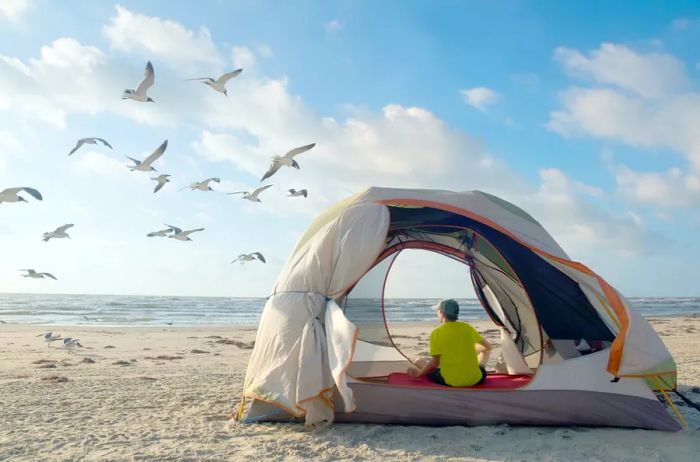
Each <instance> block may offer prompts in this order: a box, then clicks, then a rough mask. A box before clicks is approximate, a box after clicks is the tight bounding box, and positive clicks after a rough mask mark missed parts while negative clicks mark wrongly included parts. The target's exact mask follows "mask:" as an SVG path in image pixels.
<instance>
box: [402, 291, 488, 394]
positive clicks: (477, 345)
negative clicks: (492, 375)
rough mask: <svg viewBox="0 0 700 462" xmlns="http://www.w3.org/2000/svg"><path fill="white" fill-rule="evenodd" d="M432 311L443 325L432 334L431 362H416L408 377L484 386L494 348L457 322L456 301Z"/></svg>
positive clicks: (464, 323) (446, 383) (458, 384)
mask: <svg viewBox="0 0 700 462" xmlns="http://www.w3.org/2000/svg"><path fill="white" fill-rule="evenodd" d="M433 308H435V309H436V310H437V317H438V319H439V320H440V322H441V323H442V325H441V326H440V327H437V328H436V329H435V330H433V332H432V333H431V334H430V356H431V359H430V360H426V359H424V360H422V361H418V362H416V366H412V367H410V368H409V369H408V371H407V372H408V375H410V376H411V377H423V376H427V378H428V379H429V380H431V381H432V382H435V383H438V384H440V385H448V386H451V387H469V386H472V385H479V384H481V383H483V382H484V381H485V380H486V369H485V368H484V365H485V364H486V362H487V361H488V357H489V354H490V352H491V349H492V346H491V344H490V343H489V342H488V341H487V340H486V339H484V338H483V337H482V336H481V334H479V332H478V331H477V330H476V329H474V327H472V326H471V325H470V324H468V323H466V322H458V321H457V319H458V317H459V304H458V303H457V302H456V301H455V300H452V299H448V300H442V301H440V303H438V304H437V305H435V306H434V307H433Z"/></svg>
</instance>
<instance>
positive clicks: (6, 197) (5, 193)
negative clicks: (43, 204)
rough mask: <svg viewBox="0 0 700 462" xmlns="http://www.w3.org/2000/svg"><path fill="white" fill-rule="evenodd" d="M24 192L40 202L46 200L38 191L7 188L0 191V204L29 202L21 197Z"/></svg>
mask: <svg viewBox="0 0 700 462" xmlns="http://www.w3.org/2000/svg"><path fill="white" fill-rule="evenodd" d="M22 191H25V192H27V193H29V195H30V196H32V197H33V198H34V199H36V200H38V201H40V200H43V199H44V198H43V197H41V193H40V192H39V191H37V190H36V189H34V188H28V187H26V186H22V187H18V188H7V189H4V190H2V191H0V204H2V203H3V202H28V201H27V199H25V198H24V197H22V196H20V195H19V193H20V192H22Z"/></svg>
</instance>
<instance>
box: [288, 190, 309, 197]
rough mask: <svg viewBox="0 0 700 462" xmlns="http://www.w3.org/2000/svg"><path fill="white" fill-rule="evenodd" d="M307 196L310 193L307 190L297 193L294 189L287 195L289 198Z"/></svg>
mask: <svg viewBox="0 0 700 462" xmlns="http://www.w3.org/2000/svg"><path fill="white" fill-rule="evenodd" d="M307 194H308V193H307V192H306V189H300V190H299V191H297V190H296V189H294V188H292V189H290V190H289V194H287V196H288V197H299V196H304V197H306V196H307Z"/></svg>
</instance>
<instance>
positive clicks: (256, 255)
mask: <svg viewBox="0 0 700 462" xmlns="http://www.w3.org/2000/svg"><path fill="white" fill-rule="evenodd" d="M251 255H253V256H254V257H256V258H257V259H258V260H260V261H261V262H263V263H265V257H263V254H261V253H260V252H253V253H252V254H251Z"/></svg>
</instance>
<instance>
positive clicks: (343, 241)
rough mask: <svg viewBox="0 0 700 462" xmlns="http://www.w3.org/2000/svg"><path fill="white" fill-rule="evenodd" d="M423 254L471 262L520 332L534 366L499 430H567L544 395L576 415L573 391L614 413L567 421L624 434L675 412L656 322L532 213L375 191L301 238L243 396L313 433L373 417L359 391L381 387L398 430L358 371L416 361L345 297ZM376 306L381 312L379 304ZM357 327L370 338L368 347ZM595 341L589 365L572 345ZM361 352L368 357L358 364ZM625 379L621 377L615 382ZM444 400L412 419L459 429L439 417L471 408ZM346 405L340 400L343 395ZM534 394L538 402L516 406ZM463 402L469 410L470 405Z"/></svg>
mask: <svg viewBox="0 0 700 462" xmlns="http://www.w3.org/2000/svg"><path fill="white" fill-rule="evenodd" d="M411 246H413V247H414V248H425V249H427V250H431V251H436V252H439V253H441V254H443V255H446V256H448V257H450V258H454V259H457V260H458V261H461V262H463V263H465V264H468V265H469V266H470V267H471V268H472V280H473V281H474V283H475V288H476V291H477V294H479V297H480V299H481V301H482V304H484V308H485V310H486V311H487V312H488V313H489V315H490V316H492V318H493V319H494V321H495V322H496V323H497V324H498V325H499V326H509V327H512V328H513V329H514V332H513V335H514V338H513V340H514V344H515V346H516V348H517V349H518V350H519V352H520V353H521V354H522V355H523V356H524V359H525V361H526V363H527V365H528V366H529V367H531V368H533V369H536V374H535V376H534V378H533V380H532V382H531V383H529V384H528V385H527V386H526V387H524V388H523V389H517V390H507V391H506V392H500V393H506V394H505V395H503V397H505V396H508V398H507V399H505V398H504V399H505V401H504V402H503V403H506V402H508V403H510V406H512V408H513V412H512V413H511V415H510V417H511V418H510V419H509V418H508V412H507V407H508V406H506V405H505V404H503V403H502V404H494V405H495V406H496V408H497V410H496V411H494V416H500V417H499V418H501V419H505V420H501V421H505V422H511V423H517V422H521V419H524V420H522V421H523V422H526V423H527V422H530V423H538V422H539V423H542V422H565V421H566V419H565V415H566V413H565V412H564V410H563V408H562V410H561V413H560V414H558V415H555V414H556V412H555V413H554V414H553V415H555V416H554V417H552V418H551V419H550V420H548V418H547V416H546V414H547V409H546V408H547V406H549V404H547V398H546V396H548V395H547V394H548V393H550V394H552V395H551V396H553V397H554V398H552V399H553V400H554V401H557V400H559V401H557V402H559V403H560V404H561V405H562V406H564V404H565V403H566V401H567V400H571V399H574V398H573V396H574V395H570V394H569V392H572V393H574V392H581V393H589V395H587V396H588V398H587V399H590V400H591V401H594V400H595V399H600V402H601V403H604V405H601V404H600V403H599V404H598V405H596V407H595V408H592V410H591V411H590V412H589V413H588V414H586V415H585V416H584V417H581V418H580V419H570V420H569V421H568V423H576V422H579V423H581V424H598V423H600V422H603V421H604V418H608V419H609V421H610V422H612V424H614V425H629V426H635V424H634V422H635V419H637V421H638V422H639V423H640V426H643V427H644V426H646V428H655V427H654V426H653V425H652V424H651V423H649V420H650V418H645V417H642V416H641V415H642V414H643V413H641V412H640V411H639V409H646V410H647V411H648V415H653V416H654V417H653V419H652V420H654V419H656V420H658V419H662V418H661V417H659V412H661V411H663V407H662V406H661V405H660V404H659V403H658V401H657V400H656V399H655V397H654V395H653V393H652V392H651V390H650V389H649V387H648V386H647V385H646V383H645V381H644V379H643V378H644V377H650V376H656V375H664V377H665V380H666V382H668V380H667V379H668V378H669V377H672V378H673V380H674V381H675V371H676V369H675V363H674V361H673V358H672V357H671V356H670V354H669V353H668V350H667V349H666V348H665V346H664V345H663V342H662V341H661V340H660V339H659V337H658V336H657V335H656V334H655V333H654V331H653V329H651V327H650V326H649V324H648V323H647V322H646V320H644V318H642V317H641V316H639V315H638V314H637V313H636V312H634V310H632V309H631V308H630V307H629V305H628V304H627V302H626V301H625V299H624V297H623V296H622V295H621V294H619V293H618V292H617V291H616V290H615V289H614V288H613V287H612V286H610V284H608V283H607V282H606V281H605V280H604V279H603V278H601V277H600V276H599V275H597V274H596V273H594V272H593V271H591V270H590V269H589V268H587V267H586V266H585V265H583V264H581V263H578V262H575V261H571V260H570V259H569V257H568V256H567V254H566V253H565V252H564V251H563V250H562V249H561V248H560V247H559V245H558V244H557V243H556V242H555V241H554V239H553V238H552V237H551V236H550V235H549V233H547V231H546V230H545V229H544V228H543V227H542V226H541V225H540V224H539V223H538V222H537V221H536V220H535V219H534V218H532V217H531V216H530V215H529V214H527V213H526V212H524V211H523V210H522V209H520V208H518V207H517V206H515V205H513V204H510V203H508V202H506V201H504V200H502V199H499V198H497V197H495V196H491V195H489V194H486V193H482V192H479V191H468V192H452V191H439V190H410V189H389V188H369V189H367V190H366V191H364V192H361V193H359V194H356V195H355V196H352V197H350V198H348V199H345V200H344V201H341V202H340V203H338V204H336V205H334V206H332V207H331V208H329V209H328V210H327V211H325V212H324V213H322V214H321V215H320V216H319V217H318V218H317V219H316V220H315V221H314V222H313V223H312V224H311V226H310V227H309V229H308V230H307V231H306V232H305V234H304V235H303V236H302V238H301V239H300V241H299V243H298V244H297V247H296V248H295V249H294V251H293V252H292V254H291V256H290V257H289V259H288V261H287V262H286V264H285V266H284V267H283V269H282V271H281V272H280V275H279V277H278V278H277V281H276V282H275V286H274V290H273V294H272V295H271V296H270V297H269V299H268V300H267V302H266V304H265V307H264V309H263V313H262V316H261V320H260V325H259V328H258V333H257V338H256V343H255V347H254V349H253V352H252V355H251V359H250V364H249V367H248V372H247V374H246V379H245V382H244V395H245V396H246V397H250V398H254V399H255V400H257V402H266V403H268V404H269V405H271V406H276V407H278V408H280V409H282V410H284V412H286V413H287V414H289V415H291V416H294V417H296V418H302V417H305V419H306V421H307V423H309V424H315V423H318V422H319V421H321V420H333V419H334V418H335V419H337V420H348V419H350V420H352V418H350V417H349V416H355V417H354V418H361V417H362V416H368V415H369V414H371V412H370V413H368V409H367V407H366V406H367V405H368V403H370V402H371V403H374V401H373V399H369V400H368V397H367V396H366V395H362V396H358V390H363V393H370V391H371V394H373V395H375V394H376V396H383V397H384V398H383V399H385V400H387V402H380V403H379V404H381V405H382V406H383V407H382V409H381V413H383V414H382V415H383V417H382V419H385V420H387V419H388V420H391V421H393V420H392V419H391V417H390V413H391V412H392V409H396V406H395V404H394V403H393V402H391V400H392V399H394V398H392V396H394V397H395V396H396V395H392V391H391V390H390V389H387V386H388V385H386V384H385V388H383V389H381V390H382V391H381V392H376V390H375V388H373V387H372V386H369V385H371V384H367V383H364V382H362V381H360V382H358V381H357V380H356V379H353V377H352V375H353V374H356V375H355V376H356V377H367V376H366V375H363V374H362V371H365V372H366V373H373V374H381V375H384V376H386V375H388V374H390V373H391V372H399V371H401V369H402V368H403V370H405V365H406V364H407V361H405V359H402V355H401V354H400V352H398V351H397V350H395V349H394V351H395V352H397V353H398V354H392V353H390V351H391V349H392V347H395V345H393V342H392V341H391V338H390V336H389V337H388V338H389V342H388V343H387V342H384V343H383V344H374V343H372V340H371V339H370V338H369V337H366V338H365V337H363V336H362V327H363V326H362V324H357V323H353V322H350V320H348V318H347V317H346V316H345V315H344V313H343V312H342V309H341V308H340V306H339V305H337V304H336V301H339V300H341V299H345V298H346V296H347V294H348V292H349V291H350V290H351V289H352V288H353V287H355V285H356V284H357V282H358V281H359V280H360V279H361V278H362V277H363V275H365V273H367V272H368V271H369V270H370V269H371V268H372V267H374V266H375V265H377V264H378V263H379V262H381V261H383V260H384V259H386V258H388V257H390V256H391V255H394V256H395V255H396V252H399V251H401V250H402V249H403V248H410V247H411ZM392 258H393V257H392ZM390 266H391V265H388V267H389V268H390ZM387 271H388V269H387ZM486 293H489V295H488V296H487V295H486ZM487 298H490V299H491V300H490V301H489V300H487ZM496 302H497V303H496ZM373 306H375V307H376V308H375V309H381V310H383V304H381V303H380V304H376V305H373ZM499 308H500V309H499ZM365 309H372V307H371V306H369V307H365ZM351 314H352V313H351ZM358 329H359V338H360V339H362V340H365V341H364V342H360V341H358ZM583 341H585V342H586V343H587V344H588V345H597V346H598V347H597V348H596V349H594V353H593V354H590V355H588V356H581V353H580V352H578V351H577V350H576V349H575V348H573V347H574V345H575V344H577V343H581V342H583ZM382 348H383V349H382ZM601 348H602V350H601ZM356 349H357V350H358V351H356ZM567 349H568V350H569V352H568V353H563V352H564V351H565V350H567ZM359 350H362V355H361V356H362V357H363V359H362V360H360V358H359V356H358V360H357V361H355V358H354V355H355V354H356V353H358V352H359ZM600 353H605V354H604V355H602V354H600ZM358 355H359V353H358ZM382 358H384V359H386V360H384V359H382ZM565 370H566V371H567V372H566V373H565V372H563V371H565ZM572 377H577V379H576V382H575V383H574V384H573V385H572V386H574V389H571V390H567V391H566V393H562V387H565V385H566V383H569V382H567V381H570V380H572ZM615 377H617V378H618V379H619V378H622V380H620V381H619V382H618V381H614V382H611V378H615ZM637 377H640V378H637ZM545 378H546V380H545ZM351 379H352V380H351ZM611 383H612V385H611ZM674 383H675V382H674ZM543 384H544V385H543ZM586 384H587V385H586ZM375 385H376V384H375ZM613 385H614V386H613ZM592 386H594V387H597V390H596V391H595V392H593V391H592V389H591V388H590V387H592ZM538 387H539V388H538ZM577 387H578V388H577ZM389 388H391V387H389ZM394 391H396V390H394ZM430 391H431V393H432V392H434V391H433V390H430ZM439 391H441V392H444V393H448V392H449V393H448V394H447V395H442V397H440V398H435V399H436V401H435V405H436V406H437V407H436V408H434V409H432V410H430V412H428V411H426V412H428V413H427V414H425V415H426V416H431V417H429V418H428V417H426V418H425V419H423V417H421V415H422V414H421V412H422V411H420V412H417V413H414V414H413V415H414V417H415V419H416V420H415V421H414V423H417V422H421V421H425V422H430V421H435V422H449V421H451V420H450V419H449V418H446V417H444V416H442V417H441V416H440V415H439V412H441V411H440V409H443V411H445V410H447V409H448V408H449V406H450V404H449V403H450V402H452V404H453V405H455V406H457V407H459V406H461V404H459V403H457V402H456V401H454V400H459V399H465V398H458V397H456V396H453V395H452V394H451V391H449V390H448V391H444V390H439ZM375 392H376V393H375ZM526 392H527V393H526ZM532 392H537V393H536V394H535V395H532V394H530V393H532ZM406 393H407V394H406V396H413V394H412V393H413V392H406ZM475 393H476V391H475ZM482 393H484V392H483V391H482ZM555 395H556V396H555ZM623 395H624V396H630V397H634V398H636V399H639V400H643V401H636V400H628V401H627V402H628V403H629V405H630V406H639V407H638V408H635V409H627V411H625V412H622V411H621V406H622V405H621V404H620V403H617V404H615V403H614V398H615V396H623ZM336 396H339V397H340V398H341V399H335V400H334V397H336ZM416 396H417V395H416ZM464 396H465V395H464V394H463V395H462V397H464ZM526 396H530V397H532V396H535V397H536V398H535V399H534V401H533V402H531V403H524V402H521V403H520V404H517V403H518V400H527V399H529V398H527V397H526ZM470 399H471V398H470ZM483 399H485V398H479V399H478V400H477V401H479V400H483ZM491 399H492V398H488V400H487V401H488V402H489V403H491V401H490V400H491ZM451 400H452V401H451ZM482 404H483V403H482ZM491 404H493V403H491ZM464 406H465V408H464V409H465V410H466V409H468V408H469V406H471V404H464ZM537 406H540V407H541V409H540V408H537ZM601 406H602V407H601ZM353 409H354V412H353ZM518 409H520V410H523V412H522V413H519V411H518ZM524 409H527V410H528V411H529V415H530V418H531V419H530V420H527V418H526V416H525V414H527V413H526V412H524ZM605 409H607V410H608V411H605ZM659 409H661V411H659ZM652 411H653V412H652ZM334 412H335V413H334ZM613 413H621V415H620V416H617V417H616V416H613V415H612V414H613ZM622 414H624V415H622ZM494 418H495V417H494ZM399 420H401V419H399ZM487 420H488V419H487ZM662 420H663V419H662ZM462 421H469V419H466V420H464V419H462ZM610 422H609V423H610ZM658 426H661V427H664V426H666V427H668V426H669V425H667V422H666V423H664V424H660V425H657V427H658Z"/></svg>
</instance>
